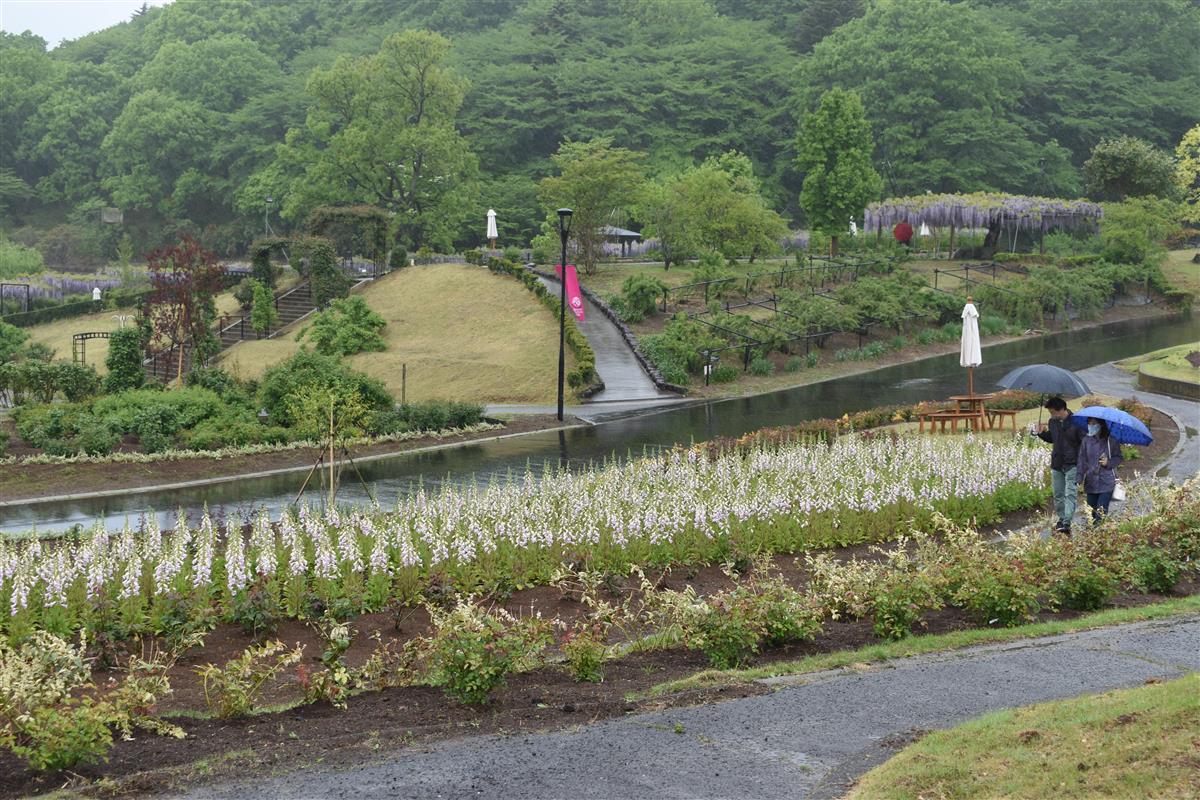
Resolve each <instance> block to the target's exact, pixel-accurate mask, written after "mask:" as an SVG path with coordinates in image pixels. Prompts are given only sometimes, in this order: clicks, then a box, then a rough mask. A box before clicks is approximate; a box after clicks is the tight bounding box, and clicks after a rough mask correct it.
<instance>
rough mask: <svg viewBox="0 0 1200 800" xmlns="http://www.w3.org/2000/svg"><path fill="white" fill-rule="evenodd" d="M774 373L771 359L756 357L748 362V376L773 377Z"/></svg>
mask: <svg viewBox="0 0 1200 800" xmlns="http://www.w3.org/2000/svg"><path fill="white" fill-rule="evenodd" d="M774 373H775V364H774V363H773V362H772V361H771V359H769V358H766V357H764V356H757V357H756V358H755V359H754V360H753V361H751V362H750V374H751V375H758V376H766V375H773V374H774Z"/></svg>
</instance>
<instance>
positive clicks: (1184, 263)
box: [1162, 247, 1200, 300]
mask: <svg viewBox="0 0 1200 800" xmlns="http://www.w3.org/2000/svg"><path fill="white" fill-rule="evenodd" d="M1196 253H1200V249H1197V248H1195V247H1192V248H1190V249H1187V250H1172V251H1171V252H1170V253H1168V254H1167V260H1166V261H1165V262H1163V267H1162V270H1163V275H1165V276H1166V278H1167V280H1168V281H1169V282H1170V283H1171V285H1172V286H1175V287H1176V288H1178V289H1183V290H1184V291H1187V292H1191V293H1192V295H1193V296H1194V297H1195V298H1196V299H1197V300H1200V264H1193V263H1192V257H1193V256H1195V255H1196Z"/></svg>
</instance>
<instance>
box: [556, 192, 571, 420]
mask: <svg viewBox="0 0 1200 800" xmlns="http://www.w3.org/2000/svg"><path fill="white" fill-rule="evenodd" d="M573 213H574V212H573V211H571V209H569V208H560V209H559V210H558V238H559V239H561V240H562V261H560V262H559V264H560V265H561V266H562V274H561V275H559V276H558V277H559V285H560V286H561V287H562V293H561V294H560V296H559V304H558V421H559V422H562V418H563V381H564V380H565V379H566V376H567V351H566V346H567V235H568V234H570V232H571V214H573Z"/></svg>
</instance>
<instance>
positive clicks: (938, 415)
mask: <svg viewBox="0 0 1200 800" xmlns="http://www.w3.org/2000/svg"><path fill="white" fill-rule="evenodd" d="M920 420H921V422H920V425H919V426H918V430H919V431H920V432H921V433H924V432H925V420H929V432H930V433H934V432H935V430H936V427H937V426H938V425H940V426H941V433H945V432H946V423H947V422H949V423H950V432H951V433H958V421H959V420H963V422H964V423H965V424H967V425H969V426H971V427H973V428H974V429H975V430H976V431H980V430H983V426H984V425H985V424H986V422H985V420H984V418H983V413H982V412H980V411H933V412H930V413H927V414H921V415H920Z"/></svg>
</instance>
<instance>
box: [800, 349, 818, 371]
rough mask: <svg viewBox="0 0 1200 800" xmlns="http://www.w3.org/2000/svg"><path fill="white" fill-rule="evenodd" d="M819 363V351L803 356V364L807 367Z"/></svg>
mask: <svg viewBox="0 0 1200 800" xmlns="http://www.w3.org/2000/svg"><path fill="white" fill-rule="evenodd" d="M820 363H821V354H820V353H815V352H814V353H809V354H808V355H806V356H805V357H804V366H806V367H808V368H809V369H812V368H813V367H815V366H817V365H818V364H820Z"/></svg>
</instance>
